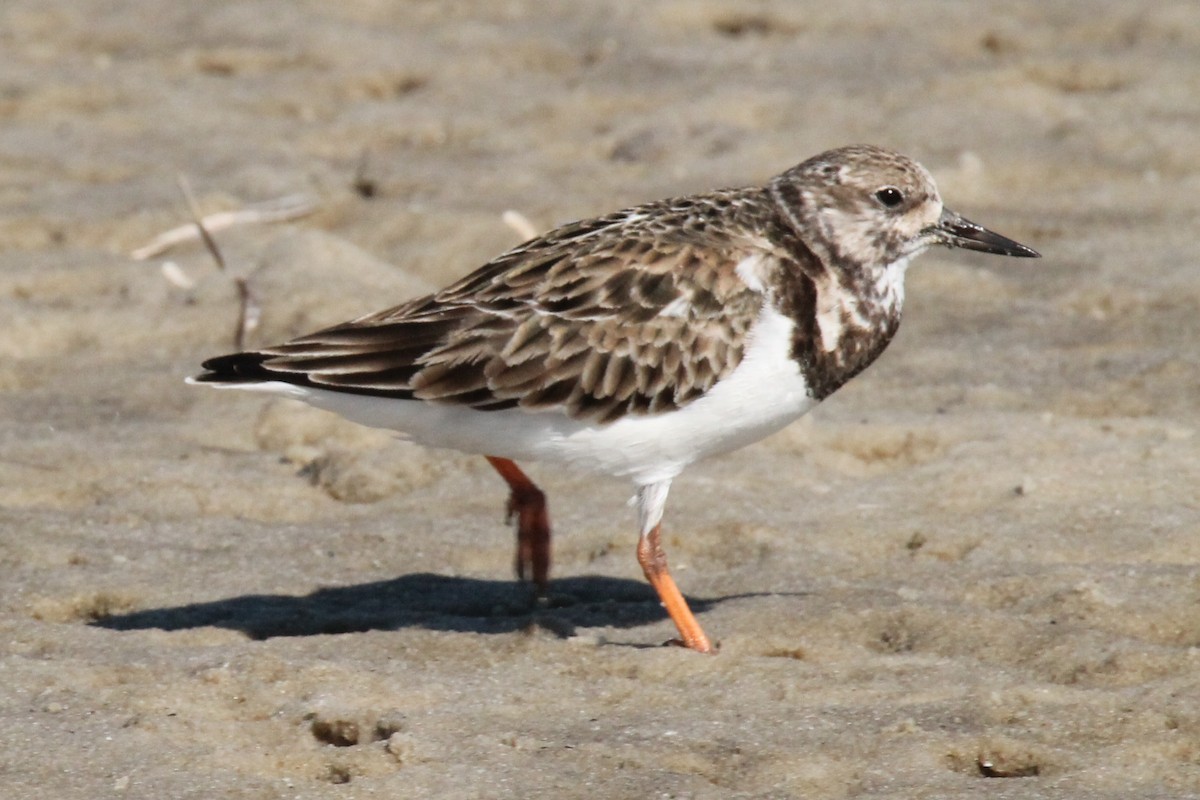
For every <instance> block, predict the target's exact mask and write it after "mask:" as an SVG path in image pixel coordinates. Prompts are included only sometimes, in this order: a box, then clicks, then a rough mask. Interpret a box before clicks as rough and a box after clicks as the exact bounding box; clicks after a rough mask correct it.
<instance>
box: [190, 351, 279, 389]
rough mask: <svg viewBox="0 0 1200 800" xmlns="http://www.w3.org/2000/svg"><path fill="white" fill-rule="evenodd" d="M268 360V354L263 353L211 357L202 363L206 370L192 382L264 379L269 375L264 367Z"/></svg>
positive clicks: (241, 381)
mask: <svg viewBox="0 0 1200 800" xmlns="http://www.w3.org/2000/svg"><path fill="white" fill-rule="evenodd" d="M266 360H267V356H265V355H263V354H262V353H232V354H230V355H227V356H217V357H216V358H210V359H208V360H207V361H205V362H203V363H202V364H201V365H200V367H201V368H202V369H204V372H201V373H200V374H199V375H196V376H195V377H193V378H191V382H192V383H243V382H247V381H260V380H264V379H267V378H268V377H269V376H268V374H267V371H266V370H265V369H264V368H263V362H264V361H266Z"/></svg>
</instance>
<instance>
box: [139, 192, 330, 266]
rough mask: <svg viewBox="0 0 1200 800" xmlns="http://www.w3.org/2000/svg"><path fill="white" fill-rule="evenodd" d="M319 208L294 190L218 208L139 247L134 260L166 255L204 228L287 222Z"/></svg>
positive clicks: (218, 228)
mask: <svg viewBox="0 0 1200 800" xmlns="http://www.w3.org/2000/svg"><path fill="white" fill-rule="evenodd" d="M316 210H317V205H316V203H315V202H313V200H312V198H310V197H307V196H305V195H302V194H291V195H288V196H286V197H281V198H279V199H278V200H269V201H267V202H265V203H258V204H256V205H252V206H247V207H246V208H242V209H238V210H237V211H218V212H217V213H215V214H209V215H207V216H205V217H202V218H201V219H200V222H201V223H202V224H201V226H200V227H197V225H196V224H195V223H189V224H187V225H180V226H179V227H176V228H172V229H171V230H169V231H166V232H164V233H160V234H159V235H158V236H155V237H154V238H153V239H152V240H151V241H150V242H149V243H148V244H146V245H144V246H142V247H139V248H138V249H136V250H134V251H133V252H132V253H130V254H129V255H130V257H131V258H133V260H134V261H145V260H147V259H150V258H154V257H155V256H157V255H162V254H163V253H165V252H166V251H168V250H170V249H171V248H172V247H174V246H175V245H177V244H181V243H183V242H190V241H193V240H195V239H199V238H203V234H202V233H201V232H200V231H202V230H207V231H208V232H209V233H213V232H215V231H220V230H224V229H225V228H232V227H234V226H236V225H250V224H255V223H259V222H287V221H288V220H292V219H297V218H298V217H304V216H307V215H309V214H312V213H313V212H314V211H316Z"/></svg>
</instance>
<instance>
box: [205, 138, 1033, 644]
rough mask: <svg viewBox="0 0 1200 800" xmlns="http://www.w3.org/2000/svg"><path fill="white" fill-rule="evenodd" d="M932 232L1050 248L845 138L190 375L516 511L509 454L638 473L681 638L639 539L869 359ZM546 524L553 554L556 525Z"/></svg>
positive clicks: (695, 632)
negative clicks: (505, 485) (421, 447)
mask: <svg viewBox="0 0 1200 800" xmlns="http://www.w3.org/2000/svg"><path fill="white" fill-rule="evenodd" d="M934 244H942V245H947V246H951V247H965V248H969V249H975V250H982V251H985V252H992V253H998V254H1003V255H1012V256H1036V255H1037V254H1036V253H1034V251H1032V250H1030V249H1029V248H1027V247H1024V246H1023V245H1020V244H1017V243H1016V242H1013V241H1011V240H1009V239H1005V238H1004V237H1002V236H999V235H997V234H994V233H992V232H990V231H987V230H985V229H983V228H981V227H979V226H978V225H975V224H974V223H971V222H968V221H967V220H964V219H963V218H961V217H959V216H958V215H957V214H954V213H953V212H950V211H948V210H946V209H944V208H943V206H942V202H941V198H940V197H939V196H938V192H937V188H936V186H935V185H934V182H933V179H932V177H930V175H929V173H928V172H927V171H926V170H925V169H924V168H923V167H921V166H920V165H919V164H917V163H916V162H914V161H912V160H910V159H908V158H906V157H904V156H902V155H899V154H897V153H893V152H890V151H888V150H884V149H881V148H877V147H871V146H863V145H860V146H853V147H846V148H841V149H839V150H833V151H829V152H827V153H823V154H821V155H818V156H816V157H814V158H811V159H809V160H808V161H805V162H803V163H801V164H799V165H797V166H796V167H793V168H792V169H789V170H787V171H786V172H784V173H782V174H780V175H778V176H777V177H775V178H773V179H772V180H771V181H770V182H769V183H767V184H766V185H765V186H759V187H748V188H740V189H728V190H723V191H717V192H712V193H709V194H702V195H696V196H692V197H683V198H677V199H672V200H663V201H659V202H654V203H647V204H645V205H641V206H637V207H634V208H630V209H627V210H624V211H619V212H616V213H614V214H609V215H607V216H604V217H599V218H596V219H591V220H584V221H581V222H575V223H571V224H569V225H565V226H563V227H560V228H557V229H556V230H553V231H551V232H549V233H547V234H545V235H544V236H541V237H538V238H536V239H533V240H531V241H529V242H526V243H525V244H522V245H520V246H519V247H516V248H514V249H512V250H510V251H508V252H507V253H504V254H503V255H501V256H499V257H498V258H496V259H494V260H493V261H491V262H489V263H488V264H486V265H484V266H483V267H481V268H479V269H478V270H476V271H475V272H473V273H471V274H469V275H467V276H466V277H464V278H462V279H461V280H459V281H457V282H455V283H453V284H451V285H450V286H448V287H446V288H445V289H442V290H441V291H439V292H437V293H435V294H432V295H429V296H427V297H422V298H418V299H415V300H412V301H409V302H407V303H404V304H402V305H399V306H396V307H394V308H390V309H387V310H385V311H380V312H378V313H375V314H370V315H368V316H365V317H360V318H359V319H356V320H353V321H351V322H347V323H344V324H342V325H337V326H335V327H332V328H327V329H325V330H322V331H318V332H317V333H313V334H309V335H307V336H302V337H300V338H297V339H294V340H292V341H290V342H286V343H284V344H281V345H276V346H273V347H265V348H262V349H259V350H255V351H251V352H245V353H237V354H233V355H228V356H221V357H218V358H214V359H210V360H208V361H206V362H205V363H204V367H205V369H206V370H207V372H205V373H203V374H201V375H200V376H198V377H197V378H195V379H194V381H195V382H198V383H211V384H216V385H221V386H233V387H239V388H251V389H262V390H266V391H272V392H278V393H283V394H288V395H291V396H294V397H298V398H299V399H303V400H306V401H308V402H311V403H313V404H315V405H318V406H321V407H325V408H330V409H333V410H336V411H338V412H339V413H343V414H345V415H347V416H349V417H350V418H352V419H356V420H358V421H360V422H364V423H365V424H371V425H380V426H383V427H391V428H394V429H396V430H398V431H399V432H400V433H402V434H403V435H406V436H409V437H411V438H413V439H414V440H416V441H419V442H422V443H425V444H432V445H440V446H449V447H455V448H459V449H464V450H469V451H473V452H480V453H483V454H486V455H489V456H492V457H493V459H492V460H493V464H494V465H496V466H497V469H498V470H500V471H501V474H502V475H504V476H505V479H506V480H507V481H508V482H509V484H510V486H511V487H512V488H513V493H514V494H513V497H514V501H512V502H511V503H510V508H511V507H513V503H516V500H517V496H518V494H520V493H521V492H525V493H526V494H528V492H527V487H526V484H528V486H529V487H532V483H531V482H528V479H526V478H525V477H524V475H523V474H522V473H520V471H519V470H518V469H517V468H516V467H515V465H512V464H511V462H510V461H508V459H509V458H525V457H529V458H539V459H547V460H556V461H565V462H568V463H571V464H576V465H580V466H585V467H594V468H596V469H600V470H602V471H607V472H611V473H613V474H627V475H630V476H632V477H633V479H634V481H635V483H636V484H637V485H638V486H639V494H638V497H639V505H640V515H641V518H642V537H643V545H645V546H646V548H648V549H646V550H645V553H643V549H639V560H641V561H642V565H643V568H644V569H645V570H646V574H647V577H648V578H650V580H651V582H652V583H654V585H655V587H656V588H657V589H659V591H660V595H662V596H663V598H664V602H665V603H666V604H667V606H668V608H669V609H671V608H672V607H673V606H672V603H674V604H675V605H674V609H675V610H673V611H672V617H673V618H674V619H675V621H676V623H677V624H678V625H679V626H680V631H681V634H682V635H683V639H684V642H685V643H686V644H688V646H691V647H695V648H696V649H700V650H707V649H710V646H709V645H708V642H707V639H704V637H703V633H702V632H700V631H699V626H698V625H695V620H694V619H692V618H691V616H690V612H687V610H686V604H684V603H683V601H682V599H681V598H678V599H676V600H671V599H670V598H669V597H668V594H669V592H666V590H664V589H663V588H662V581H664V580H666V581H669V575H667V577H666V578H663V577H662V576H663V575H666V562H665V556H661V548H659V549H658V550H657V551H654V548H651V547H649V545H646V541H647V539H646V537H652V538H653V541H654V544H655V546H656V547H657V536H658V533H657V532H658V525H659V521H660V519H661V513H662V505H663V503H664V502H665V499H666V487H668V486H669V484H670V480H671V479H672V478H673V477H674V476H675V475H676V474H678V473H679V471H681V470H682V469H683V468H684V467H686V466H687V465H688V464H689V463H691V462H693V461H695V460H697V459H700V458H703V457H706V456H709V455H713V454H716V453H720V452H725V451H728V450H731V449H734V448H736V447H740V446H743V445H745V444H747V443H749V442H750V441H754V440H755V439H758V438H761V437H762V436H765V435H768V434H769V433H771V432H773V431H774V430H778V429H779V428H780V427H782V426H783V425H785V424H787V423H788V422H790V421H791V420H793V419H795V418H796V417H798V416H800V415H801V414H803V413H805V412H806V411H808V410H809V409H810V408H812V407H813V406H814V405H816V404H817V403H818V402H820V401H821V400H823V399H825V398H826V397H827V396H828V395H829V394H831V393H832V392H834V391H835V390H836V389H837V388H838V387H840V386H842V385H843V384H844V383H845V382H846V381H848V380H850V379H851V378H852V377H854V376H855V375H857V374H858V373H859V372H861V371H862V370H863V369H865V368H866V367H867V366H868V365H869V364H870V363H871V362H872V361H874V360H875V358H877V357H878V356H879V354H880V353H881V352H883V350H884V348H885V347H886V346H887V344H888V342H889V341H890V340H891V339H892V337H893V336H894V335H895V333H896V330H897V328H898V326H899V323H900V315H901V310H902V308H903V301H904V274H905V270H906V268H907V266H908V263H909V261H910V260H911V259H912V258H913V257H914V256H916V255H918V254H919V253H920V252H921V251H923V250H924V249H926V248H927V247H929V246H930V245H934ZM352 397H357V398H360V399H357V400H355V399H351V398H352ZM421 409H427V411H424V412H423V411H422V410H421ZM506 465H507V466H506ZM534 490H535V491H536V487H534ZM539 494H540V493H539ZM539 502H541V501H539ZM540 513H541V516H542V517H544V516H545V515H544V504H543V505H542V506H541V507H540ZM521 525H525V523H524V522H522V523H521ZM547 525H548V523H547ZM519 533H520V535H521V536H522V537H525V538H522V542H526V539H527V538H528V536H529V535H531V534H530V532H529V529H528V526H526V527H525V528H523V529H521V530H520V531H519ZM538 535H539V536H541V535H544V537H545V547H546V548H547V552H546V554H545V555H546V563H547V564H548V547H549V539H548V537H549V530H548V527H547V528H546V530H545V531H544V532H540V531H539V533H538ZM526 543H527V542H526ZM654 552H657V553H658V556H655V555H654ZM659 556H661V558H660V557H659ZM656 558H657V559H658V560H657V561H656V560H655V559H656ZM521 559H522V556H520V555H519V556H518V569H519V571H521V572H522V574H523V572H524V570H523V566H522V565H523V562H522V560H521ZM658 562H661V564H660V566H655V564H658ZM536 572H537V570H536V569H535V579H538V578H537V575H536ZM543 578H544V576H543ZM538 580H539V582H542V580H541V579H538ZM670 586H671V587H672V589H673V586H674V584H673V582H672V583H671V584H670ZM664 592H666V593H664ZM675 594H676V595H677V594H678V592H677V591H675ZM680 604H682V609H683V610H682V611H679V605H680ZM677 612H678V614H680V615H683V616H682V617H681V616H678V615H677ZM688 619H690V620H691V621H690V623H688ZM689 624H690V625H691V626H693V627H694V629H693V628H689V627H688V625H689Z"/></svg>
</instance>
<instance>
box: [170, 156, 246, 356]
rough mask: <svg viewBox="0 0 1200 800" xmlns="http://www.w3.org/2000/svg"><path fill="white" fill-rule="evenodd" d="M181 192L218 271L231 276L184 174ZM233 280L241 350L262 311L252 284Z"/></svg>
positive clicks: (240, 278)
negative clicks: (236, 298)
mask: <svg viewBox="0 0 1200 800" xmlns="http://www.w3.org/2000/svg"><path fill="white" fill-rule="evenodd" d="M179 190H180V191H181V192H183V198H184V200H186V201H187V204H188V209H189V210H190V211H191V213H192V220H193V222H194V224H195V226H196V230H197V235H198V236H199V237H200V240H201V241H203V242H204V246H205V247H207V248H208V252H209V253H210V254H211V255H212V257H213V260H214V261H216V262H217V269H219V270H221V271H222V272H224V273H226V274H229V270H228V269H226V267H225V257H224V256H222V255H221V249H220V248H219V247H217V242H216V240H215V239H213V238H212V234H211V233H209V230H208V228H207V227H205V223H204V218H203V217H201V215H200V207H199V206H198V205H197V204H196V197H195V195H193V194H192V187H191V184H189V183H188V179H187V176H185V175H183V174H180V175H179ZM231 278H232V280H233V285H234V286H235V287H236V288H237V293H238V320H237V326H236V327H235V328H234V333H233V346H234V347H236V348H237V349H238V350H241V349H242V347H243V346H244V345H245V342H246V334H247V333H250V332H251V331H253V330H254V329H255V328H257V327H258V321H259V319H260V318H261V317H262V309H261V307H260V306H259V305H258V301H257V300H256V298H255V297H254V294H253V292H251V291H250V282H249V281H248V280H246V278H245V277H244V276H242V275H231Z"/></svg>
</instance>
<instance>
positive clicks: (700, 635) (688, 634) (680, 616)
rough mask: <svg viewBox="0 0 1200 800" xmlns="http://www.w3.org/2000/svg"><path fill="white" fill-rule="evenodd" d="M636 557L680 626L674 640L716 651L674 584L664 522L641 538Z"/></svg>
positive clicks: (698, 649) (693, 646)
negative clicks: (663, 526)
mask: <svg viewBox="0 0 1200 800" xmlns="http://www.w3.org/2000/svg"><path fill="white" fill-rule="evenodd" d="M637 557H638V563H639V564H641V565H642V571H643V572H645V573H646V580H648V581H650V585H651V586H653V587H654V591H656V592H658V597H659V599H660V600H662V604H663V606H665V607H666V609H667V613H668V614H670V615H671V621H672V622H674V623H675V627H676V628H678V629H679V639H677V640H675V643H676V644H681V645H683V646H684V647H689V648H691V649H692V650H697V651H699V652H701V653H715V652H717V651H716V648H715V647H713V646H712V643H711V642H709V641H708V637H707V636H705V635H704V631H703V630H701V628H700V623H699V622H697V621H696V616H695V615H694V614H692V610H691V609H690V608H688V604H687V601H686V600H684V599H683V595H682V594H680V592H679V587H678V586H676V585H675V579H674V578H672V577H671V572H670V570H668V569H667V554H666V552H664V551H663V548H662V525H661V524H659V525H655V526H654V528H653V529H652V530H651V531H650V532H649V533H648V534H646V535H645V536H642V537H640V538H639V539H638V548H637Z"/></svg>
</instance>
